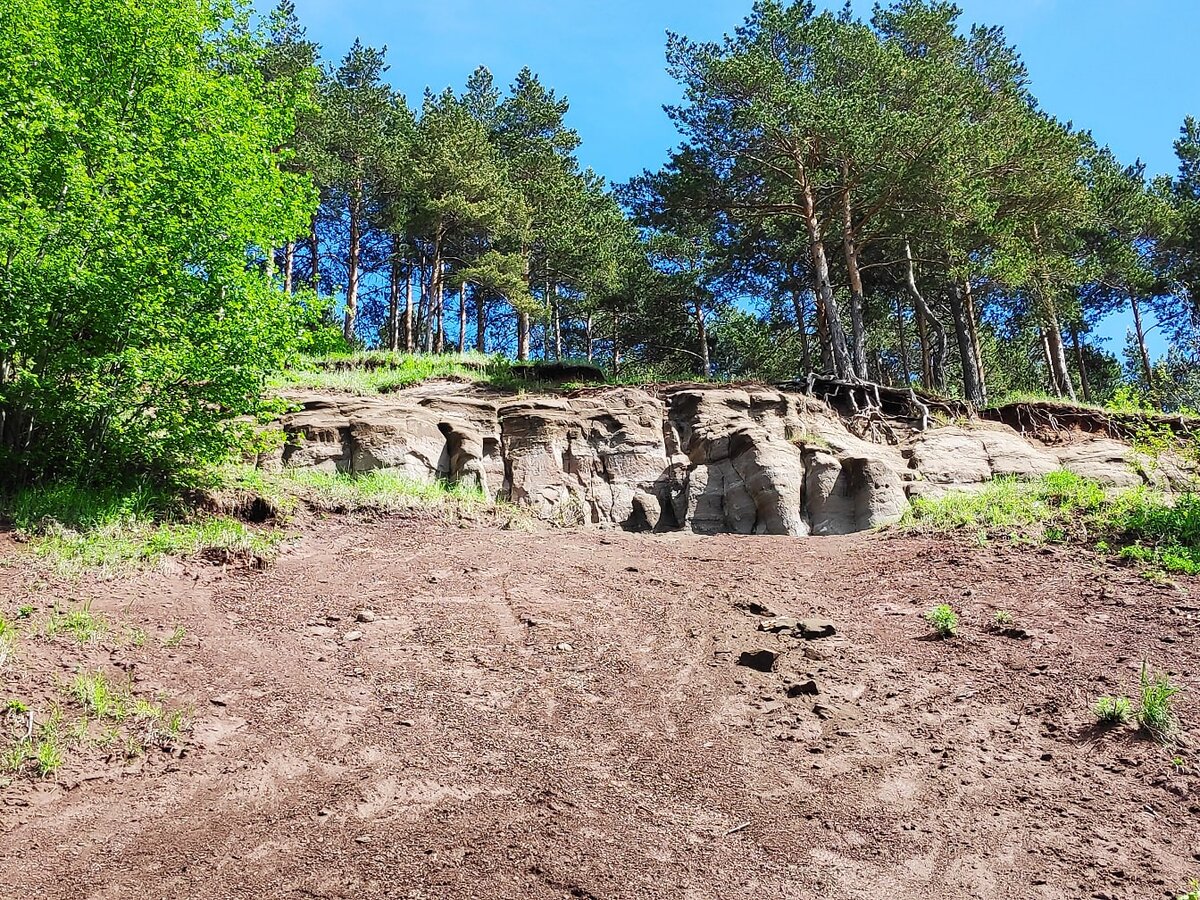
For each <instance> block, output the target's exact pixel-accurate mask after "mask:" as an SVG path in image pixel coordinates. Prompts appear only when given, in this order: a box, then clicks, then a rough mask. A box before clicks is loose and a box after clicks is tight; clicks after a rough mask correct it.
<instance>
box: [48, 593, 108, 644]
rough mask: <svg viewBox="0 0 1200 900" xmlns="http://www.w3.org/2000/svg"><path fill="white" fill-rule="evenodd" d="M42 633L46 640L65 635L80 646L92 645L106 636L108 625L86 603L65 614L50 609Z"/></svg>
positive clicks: (89, 604)
mask: <svg viewBox="0 0 1200 900" xmlns="http://www.w3.org/2000/svg"><path fill="white" fill-rule="evenodd" d="M42 633H43V634H44V635H45V636H46V637H48V638H53V637H58V636H59V635H65V636H68V637H71V638H73V639H74V640H76V641H78V642H79V643H81V644H94V643H96V642H97V641H99V640H100V639H102V638H103V637H104V636H105V635H106V634H108V623H107V622H106V621H105V620H104V618H103V617H102V616H99V615H97V614H95V613H93V612H92V605H91V603H90V602H88V603H84V604H83V605H82V606H80V607H77V608H76V609H72V610H68V611H67V612H59V610H58V609H52V610H51V611H50V617H49V618H48V619H47V620H46V624H45V626H43V629H42Z"/></svg>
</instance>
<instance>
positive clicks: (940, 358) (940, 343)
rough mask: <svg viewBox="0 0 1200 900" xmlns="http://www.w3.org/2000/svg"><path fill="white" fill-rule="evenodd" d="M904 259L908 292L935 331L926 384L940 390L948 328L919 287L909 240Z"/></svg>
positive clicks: (921, 314) (927, 323) (905, 245)
mask: <svg viewBox="0 0 1200 900" xmlns="http://www.w3.org/2000/svg"><path fill="white" fill-rule="evenodd" d="M904 260H905V264H906V265H905V271H904V284H905V286H906V287H907V288H908V294H909V296H910V297H912V300H913V304H914V305H915V306H916V308H917V312H918V314H919V315H920V316H921V317H922V320H923V321H924V323H925V327H926V329H927V331H932V332H933V342H932V346H931V347H930V351H929V355H928V357H927V359H928V363H929V377H928V379H927V380H926V382H925V386H926V387H927V388H929V389H930V390H934V391H940V390H942V389H943V388H944V387H945V386H946V329H945V327H943V325H942V323H941V322H940V321H938V317H937V316H935V315H934V314H933V310H932V309H930V308H929V304H928V303H926V302H925V297H924V296H922V294H921V292H920V291H919V290H918V289H917V270H916V266H915V265H914V263H913V255H912V247H911V246H910V245H909V242H908V241H905V242H904Z"/></svg>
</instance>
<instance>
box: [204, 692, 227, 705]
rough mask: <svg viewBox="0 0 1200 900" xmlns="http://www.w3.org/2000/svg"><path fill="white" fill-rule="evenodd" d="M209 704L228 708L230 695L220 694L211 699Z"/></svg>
mask: <svg viewBox="0 0 1200 900" xmlns="http://www.w3.org/2000/svg"><path fill="white" fill-rule="evenodd" d="M208 702H209V703H211V704H212V705H213V706H228V705H229V695H228V694H218V695H217V696H215V697H209V698H208Z"/></svg>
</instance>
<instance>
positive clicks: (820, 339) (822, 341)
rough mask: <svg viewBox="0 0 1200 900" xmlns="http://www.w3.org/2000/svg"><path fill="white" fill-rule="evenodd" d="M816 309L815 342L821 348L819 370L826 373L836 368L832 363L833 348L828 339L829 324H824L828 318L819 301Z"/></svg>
mask: <svg viewBox="0 0 1200 900" xmlns="http://www.w3.org/2000/svg"><path fill="white" fill-rule="evenodd" d="M816 310H817V344H818V346H820V348H821V371H822V372H823V373H827V374H828V373H831V372H833V371H834V369H835V368H836V367H835V366H834V364H833V348H832V342H831V341H830V340H829V326H828V325H827V324H826V322H828V319H827V318H826V316H825V307H824V306H822V305H821V304H820V303H817V304H816Z"/></svg>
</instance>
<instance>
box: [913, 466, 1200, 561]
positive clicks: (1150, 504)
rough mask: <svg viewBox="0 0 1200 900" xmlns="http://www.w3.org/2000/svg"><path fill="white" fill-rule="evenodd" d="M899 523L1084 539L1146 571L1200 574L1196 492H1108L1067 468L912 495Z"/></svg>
mask: <svg viewBox="0 0 1200 900" xmlns="http://www.w3.org/2000/svg"><path fill="white" fill-rule="evenodd" d="M901 525H902V527H905V528H908V529H913V530H919V531H932V532H952V531H974V532H975V533H976V535H977V536H978V537H979V539H981V540H986V539H987V538H990V537H994V536H997V535H1004V536H1008V537H1009V538H1012V539H1015V540H1025V541H1032V542H1036V543H1065V542H1077V543H1085V544H1089V545H1091V546H1093V547H1095V548H1096V549H1097V550H1099V551H1101V552H1104V553H1112V554H1115V555H1117V556H1118V557H1119V558H1121V559H1125V560H1129V561H1132V562H1135V563H1138V564H1141V565H1144V566H1147V567H1149V568H1151V569H1159V570H1165V571H1167V572H1176V573H1181V574H1187V575H1195V574H1200V494H1195V493H1186V494H1182V495H1179V496H1176V497H1167V496H1166V495H1164V494H1163V493H1161V492H1159V491H1155V490H1152V489H1150V488H1146V487H1138V488H1134V489H1132V490H1126V491H1120V492H1111V493H1110V492H1108V491H1106V490H1105V489H1104V488H1103V487H1102V486H1101V485H1099V484H1097V483H1096V482H1094V481H1089V480H1088V479H1085V478H1081V477H1080V476H1078V475H1075V474H1074V473H1072V472H1065V471H1059V472H1051V473H1049V474H1048V475H1045V476H1043V477H1042V478H1040V479H1038V480H1035V481H1018V480H1015V479H997V480H995V481H992V482H989V483H988V484H986V485H984V486H983V487H982V488H981V489H980V490H979V491H976V492H973V493H966V492H952V493H948V494H946V495H944V496H942V497H939V498H937V499H929V498H918V499H916V500H914V501H913V503H912V506H911V508H910V509H909V510H908V512H907V513H906V514H905V517H904V519H903V521H902V523H901Z"/></svg>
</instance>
